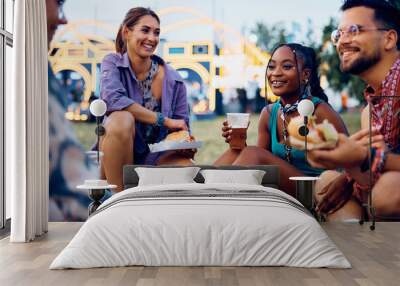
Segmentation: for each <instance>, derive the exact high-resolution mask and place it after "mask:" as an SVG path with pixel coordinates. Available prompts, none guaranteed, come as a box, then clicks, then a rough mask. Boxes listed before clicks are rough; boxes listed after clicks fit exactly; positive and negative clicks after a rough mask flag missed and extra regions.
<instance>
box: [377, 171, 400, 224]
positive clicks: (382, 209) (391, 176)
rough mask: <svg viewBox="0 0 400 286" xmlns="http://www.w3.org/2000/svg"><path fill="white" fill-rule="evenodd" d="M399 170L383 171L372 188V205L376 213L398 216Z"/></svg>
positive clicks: (399, 205) (385, 215) (399, 213)
mask: <svg viewBox="0 0 400 286" xmlns="http://www.w3.org/2000/svg"><path fill="white" fill-rule="evenodd" d="M399 181H400V172H387V173H384V174H383V175H382V176H381V177H380V178H379V180H378V181H377V182H376V184H375V186H374V188H373V189H372V206H373V207H375V211H376V215H378V216H382V217H383V218H384V217H398V218H400V190H399V187H398V183H399Z"/></svg>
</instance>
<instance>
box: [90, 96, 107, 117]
mask: <svg viewBox="0 0 400 286" xmlns="http://www.w3.org/2000/svg"><path fill="white" fill-rule="evenodd" d="M89 110H90V113H91V114H93V115H94V116H97V117H100V116H103V115H104V114H106V111H107V104H106V103H105V101H104V100H102V99H96V100H93V101H92V103H91V104H90V107H89Z"/></svg>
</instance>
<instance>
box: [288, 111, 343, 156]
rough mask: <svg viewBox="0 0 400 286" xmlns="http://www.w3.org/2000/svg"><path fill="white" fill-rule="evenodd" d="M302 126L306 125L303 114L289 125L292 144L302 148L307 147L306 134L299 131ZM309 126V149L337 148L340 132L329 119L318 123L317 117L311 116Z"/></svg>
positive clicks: (293, 119)
mask: <svg viewBox="0 0 400 286" xmlns="http://www.w3.org/2000/svg"><path fill="white" fill-rule="evenodd" d="M302 126H304V117H302V116H297V117H294V118H292V119H291V120H290V122H289V125H288V133H289V141H290V145H291V146H293V147H295V148H297V149H300V150H304V149H305V136H303V135H301V134H300V133H301V132H299V131H300V129H301V128H302ZM307 128H308V134H307V150H314V149H332V148H335V146H336V144H337V141H338V138H339V134H338V132H337V131H336V129H335V127H334V126H333V125H332V124H331V123H329V121H328V120H326V119H325V120H324V121H323V122H322V123H319V124H317V123H316V122H315V117H310V118H309V121H308V124H307Z"/></svg>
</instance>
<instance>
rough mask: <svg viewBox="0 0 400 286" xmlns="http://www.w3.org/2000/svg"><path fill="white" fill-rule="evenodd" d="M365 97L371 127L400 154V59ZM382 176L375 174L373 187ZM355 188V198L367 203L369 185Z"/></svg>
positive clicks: (390, 147) (357, 185)
mask: <svg viewBox="0 0 400 286" xmlns="http://www.w3.org/2000/svg"><path fill="white" fill-rule="evenodd" d="M364 97H365V99H366V100H367V102H368V104H369V105H370V107H371V115H370V116H371V119H372V120H371V126H372V127H373V128H376V129H378V130H379V132H380V133H381V134H382V135H383V136H384V140H385V142H386V144H387V146H388V148H389V150H391V151H392V152H395V153H400V58H399V59H397V60H396V61H395V62H394V64H393V66H392V67H391V68H390V70H389V72H388V74H387V75H386V77H385V79H384V80H383V82H382V85H381V87H380V88H379V89H378V90H374V89H373V88H372V87H371V86H367V88H366V89H365V91H364ZM380 175H381V174H380V173H378V172H376V173H374V174H373V178H372V180H373V181H372V184H373V185H374V184H375V183H376V182H377V181H378V179H379V177H380ZM354 187H355V192H354V193H353V194H354V196H355V197H356V198H357V199H358V200H359V201H360V202H363V201H364V202H365V201H366V200H367V199H366V192H363V190H368V189H369V186H368V184H367V185H364V186H363V185H360V184H359V183H357V182H356V183H355V184H354Z"/></svg>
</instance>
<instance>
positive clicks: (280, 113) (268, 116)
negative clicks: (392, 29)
mask: <svg viewBox="0 0 400 286" xmlns="http://www.w3.org/2000/svg"><path fill="white" fill-rule="evenodd" d="M266 77H267V79H268V83H269V85H270V87H271V89H272V92H273V93H274V94H275V95H277V96H279V97H280V100H279V101H278V102H276V103H275V104H272V105H269V106H267V107H265V108H264V109H263V110H262V112H261V115H260V119H259V123H258V142H257V146H249V147H246V148H244V149H243V150H235V149H228V150H227V151H226V152H225V153H224V154H223V155H222V156H221V157H220V158H219V159H217V161H216V162H215V163H214V164H215V165H227V164H233V165H266V164H271V165H278V166H279V167H280V189H282V190H284V191H285V192H287V193H289V194H291V195H294V192H295V186H294V183H293V182H292V181H290V180H289V177H292V176H304V175H308V176H318V175H319V174H320V173H321V172H322V171H323V170H321V169H316V168H312V167H311V166H310V165H309V164H308V162H306V160H305V154H304V151H301V150H298V149H295V148H293V147H291V146H290V144H289V141H288V134H287V127H288V123H289V121H290V120H291V119H292V118H293V117H296V116H298V115H299V113H298V111H297V105H298V103H299V101H300V100H302V99H305V98H308V99H310V100H311V101H312V102H313V103H314V105H315V112H314V115H315V117H316V122H317V123H320V122H322V121H323V120H324V119H328V120H329V121H330V122H331V123H332V124H333V125H334V126H335V128H336V130H337V131H338V132H339V133H345V134H347V130H346V127H345V125H344V123H343V121H342V119H341V118H340V116H339V114H337V113H336V112H335V111H334V110H333V109H332V108H331V106H330V105H329V104H328V103H327V101H328V98H327V96H326V94H325V93H324V91H323V89H322V88H321V86H320V81H319V77H318V64H317V60H316V55H315V52H314V50H313V49H312V48H309V47H305V46H302V45H300V44H283V45H280V46H278V47H277V48H276V49H275V50H274V51H273V52H272V55H271V59H270V61H269V63H268V66H267V72H266ZM231 132H232V129H231V128H230V127H229V126H228V123H227V122H226V121H225V122H224V126H223V127H222V136H223V137H224V138H225V140H226V141H227V142H229V141H230V140H231Z"/></svg>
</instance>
